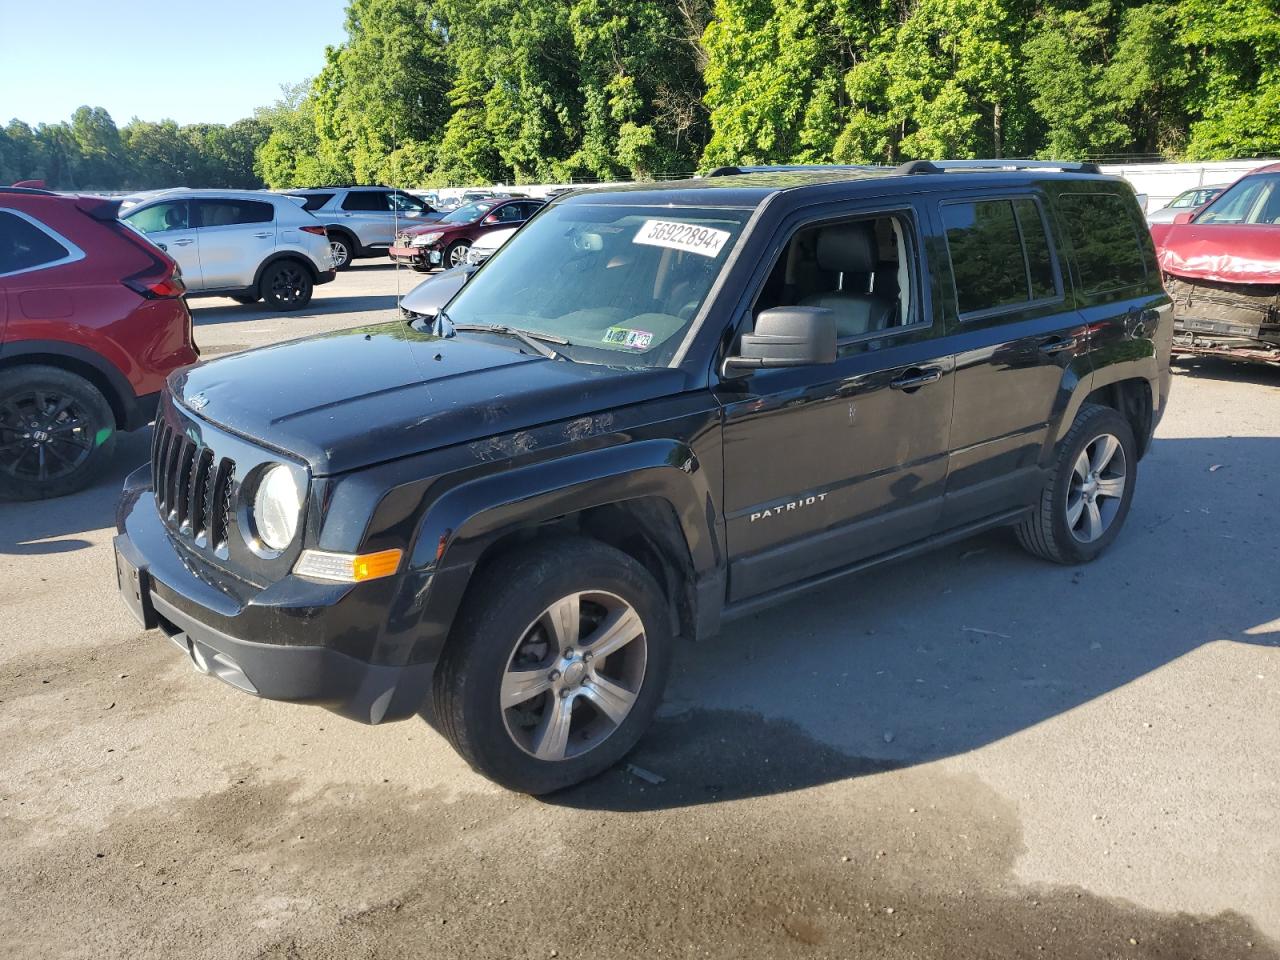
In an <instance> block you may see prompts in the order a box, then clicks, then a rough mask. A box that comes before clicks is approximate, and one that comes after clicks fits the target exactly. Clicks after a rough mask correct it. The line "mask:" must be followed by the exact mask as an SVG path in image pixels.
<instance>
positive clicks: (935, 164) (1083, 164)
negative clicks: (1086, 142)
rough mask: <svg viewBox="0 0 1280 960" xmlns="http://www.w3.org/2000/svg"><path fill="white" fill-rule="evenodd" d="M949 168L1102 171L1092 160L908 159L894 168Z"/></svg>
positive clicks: (906, 173) (936, 170)
mask: <svg viewBox="0 0 1280 960" xmlns="http://www.w3.org/2000/svg"><path fill="white" fill-rule="evenodd" d="M948 170H1061V171H1063V172H1064V173H1101V172H1102V169H1101V168H1100V167H1099V166H1098V165H1097V164H1096V163H1094V162H1093V161H1092V160H908V161H907V162H906V163H904V164H901V165H900V166H898V167H896V168H895V169H894V171H893V172H894V173H895V174H897V175H898V176H903V177H906V176H910V175H911V174H914V173H946V172H947V171H948Z"/></svg>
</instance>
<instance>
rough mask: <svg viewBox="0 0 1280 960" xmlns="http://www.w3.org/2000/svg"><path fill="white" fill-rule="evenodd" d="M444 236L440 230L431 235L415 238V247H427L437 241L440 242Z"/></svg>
mask: <svg viewBox="0 0 1280 960" xmlns="http://www.w3.org/2000/svg"><path fill="white" fill-rule="evenodd" d="M443 236H444V233H443V232H441V231H439V230H435V231H433V232H431V233H421V234H419V235H418V236H416V237H414V238H413V245H414V246H415V247H427V246H430V245H431V244H433V243H435V242H436V241H437V240H439V239H440V238H441V237H443Z"/></svg>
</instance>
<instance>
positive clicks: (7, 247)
mask: <svg viewBox="0 0 1280 960" xmlns="http://www.w3.org/2000/svg"><path fill="white" fill-rule="evenodd" d="M116 209H117V204H116V203H115V202H113V201H109V200H103V199H101V198H96V197H68V196H61V195H58V194H55V193H49V192H46V191H43V190H27V189H20V188H0V497H2V498H16V499H22V500H33V499H37V498H40V497H57V496H62V495H63V494H67V493H71V492H73V491H75V490H79V489H81V488H83V487H85V486H87V485H88V484H90V483H91V482H92V481H93V480H94V478H95V477H96V476H98V475H99V474H100V473H101V471H102V469H103V467H104V466H105V464H106V463H107V462H108V461H109V460H110V459H111V451H112V449H113V448H114V446H115V438H116V432H117V431H120V430H135V429H137V428H139V427H142V426H145V425H146V424H147V423H148V422H149V421H150V420H151V417H152V415H153V413H154V411H155V405H156V397H157V396H158V395H159V391H160V388H161V386H162V385H163V384H164V379H165V377H166V376H168V375H169V374H170V373H171V372H173V371H174V370H176V369H177V368H179V367H183V366H186V365H187V364H190V363H195V361H196V359H197V354H196V349H195V344H194V343H193V342H192V337H191V314H190V313H188V312H187V306H186V304H185V303H184V302H183V300H182V294H183V291H184V289H185V288H184V286H183V283H182V277H181V274H180V273H179V271H178V266H177V264H176V263H174V261H173V260H171V259H170V258H169V257H168V256H167V255H166V254H164V253H162V252H161V251H160V250H159V249H157V248H156V247H155V246H154V245H153V244H152V243H150V242H149V241H147V240H146V239H145V238H144V237H142V236H141V235H139V234H138V233H136V232H135V231H133V230H131V229H130V228H128V227H126V226H124V225H123V224H121V223H120V222H119V221H118V220H117V219H116Z"/></svg>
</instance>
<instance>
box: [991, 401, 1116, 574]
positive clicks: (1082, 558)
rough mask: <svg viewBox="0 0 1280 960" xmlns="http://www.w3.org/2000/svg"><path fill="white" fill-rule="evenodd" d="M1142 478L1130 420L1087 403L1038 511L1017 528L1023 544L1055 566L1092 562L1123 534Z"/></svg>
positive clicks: (1061, 451)
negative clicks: (1135, 486)
mask: <svg viewBox="0 0 1280 960" xmlns="http://www.w3.org/2000/svg"><path fill="white" fill-rule="evenodd" d="M1137 480H1138V448H1137V444H1136V443H1135V442H1134V439H1133V430H1132V428H1131V427H1130V426H1129V422H1128V421H1127V420H1126V419H1125V418H1124V417H1122V416H1121V415H1120V414H1119V413H1118V412H1116V411H1115V410H1113V409H1112V408H1111V407H1104V406H1101V405H1100V404H1096V403H1086V404H1085V405H1084V406H1083V407H1081V408H1080V413H1079V414H1078V415H1077V416H1076V419H1075V422H1074V423H1073V424H1072V425H1071V429H1070V430H1069V431H1068V432H1067V435H1066V437H1064V438H1063V440H1062V443H1061V444H1059V446H1058V457H1057V460H1056V462H1055V463H1054V466H1053V472H1052V473H1051V474H1050V477H1049V481H1048V483H1046V484H1045V487H1044V489H1043V490H1042V491H1041V494H1040V502H1039V503H1038V504H1037V506H1036V509H1035V512H1034V513H1032V514H1031V516H1029V517H1027V518H1026V519H1025V520H1023V521H1022V522H1021V523H1020V524H1019V525H1018V526H1017V528H1016V531H1017V535H1018V542H1019V543H1021V544H1022V546H1023V547H1024V548H1025V549H1026V550H1027V551H1029V552H1030V553H1033V554H1035V555H1036V556H1037V557H1041V558H1043V559H1045V560H1052V561H1053V562H1054V563H1067V564H1071V563H1087V562H1088V561H1090V560H1093V559H1094V558H1095V557H1097V556H1098V555H1099V554H1100V553H1102V551H1104V550H1105V549H1107V547H1109V546H1110V545H1111V543H1112V541H1114V540H1115V538H1116V537H1117V536H1118V535H1119V534H1120V529H1121V527H1123V526H1124V521H1125V518H1126V517H1127V516H1128V515H1129V506H1130V504H1131V503H1132V502H1133V490H1134V485H1135V484H1136V483H1137Z"/></svg>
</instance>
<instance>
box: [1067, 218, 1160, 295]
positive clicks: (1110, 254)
mask: <svg viewBox="0 0 1280 960" xmlns="http://www.w3.org/2000/svg"><path fill="white" fill-rule="evenodd" d="M1058 204H1059V206H1060V207H1061V210H1062V221H1063V223H1064V225H1065V226H1066V231H1067V236H1068V237H1070V238H1071V248H1072V251H1073V253H1074V254H1075V260H1076V267H1077V268H1078V269H1079V271H1080V292H1081V293H1083V294H1085V295H1086V296H1089V295H1093V294H1098V293H1103V292H1105V291H1107V290H1118V289H1120V288H1122V287H1130V286H1134V285H1135V284H1140V283H1145V282H1146V279H1147V256H1146V250H1145V248H1144V246H1143V243H1142V240H1141V239H1140V238H1139V235H1138V224H1137V223H1136V222H1135V221H1134V218H1133V216H1132V210H1133V205H1132V201H1128V202H1126V201H1125V200H1124V199H1123V198H1121V197H1120V196H1119V195H1118V194H1114V193H1064V194H1062V195H1061V196H1060V197H1059V198H1058ZM1144 229H1145V228H1144Z"/></svg>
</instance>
